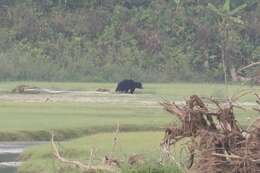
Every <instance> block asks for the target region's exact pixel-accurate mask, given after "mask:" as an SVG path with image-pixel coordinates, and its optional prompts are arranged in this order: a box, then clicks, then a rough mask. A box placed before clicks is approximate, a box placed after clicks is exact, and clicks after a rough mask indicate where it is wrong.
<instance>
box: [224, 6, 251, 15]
mask: <svg viewBox="0 0 260 173" xmlns="http://www.w3.org/2000/svg"><path fill="white" fill-rule="evenodd" d="M246 7H247V4H243V5H240V6H239V7H237V8H235V9H233V10H232V11H230V12H229V13H228V15H230V16H233V15H235V14H237V13H238V12H239V11H241V10H243V9H244V8H246Z"/></svg>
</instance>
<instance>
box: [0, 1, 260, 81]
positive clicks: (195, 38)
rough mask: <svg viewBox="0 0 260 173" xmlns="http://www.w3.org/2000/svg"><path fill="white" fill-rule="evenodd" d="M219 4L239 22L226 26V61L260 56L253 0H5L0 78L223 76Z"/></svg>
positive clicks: (258, 14) (259, 12)
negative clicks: (240, 23) (239, 23)
mask: <svg viewBox="0 0 260 173" xmlns="http://www.w3.org/2000/svg"><path fill="white" fill-rule="evenodd" d="M208 4H209V6H210V7H211V10H210V8H208ZM242 7H243V10H241V9H242ZM221 8H222V9H223V10H222V11H223V13H224V14H228V15H229V16H231V17H230V19H231V20H233V21H234V20H235V21H240V22H243V23H244V24H243V25H235V24H232V23H231V22H230V25H231V26H229V27H228V29H229V30H228V33H229V38H232V39H229V41H228V43H227V44H228V46H227V48H226V56H229V57H230V58H229V59H228V61H229V62H228V64H232V65H234V68H236V69H238V68H239V67H241V66H245V65H247V64H249V63H250V62H252V61H253V62H254V61H259V60H260V57H259V55H258V52H259V47H260V30H259V26H260V22H259V21H260V7H259V3H258V2H257V1H254V0H249V1H248V0H247V1H246V0H230V1H226V3H224V4H223V2H222V1H220V0H218V1H213V0H203V1H196V2H195V1H191V0H186V1H177V0H176V1H169V0H152V1H148V0H123V1H119V0H111V1H102V0H92V1H84V0H73V1H72V0H26V1H18V0H10V1H6V0H4V1H1V2H0V13H1V14H0V60H1V64H0V67H1V68H0V80H49V81H53V80H55V81H69V80H70V81H118V80H120V79H122V78H133V79H137V80H142V81H153V82H161V81H164V82H165V81H176V80H189V81H191V80H193V81H216V80H217V81H222V80H223V76H224V75H223V70H222V68H223V67H222V65H221V63H222V60H221V56H222V55H221V47H220V45H221V44H222V43H223V39H222V38H223V35H222V33H221V32H219V28H220V27H219V22H216V21H219V16H220V15H223V14H222V12H220V10H219V9H221ZM214 9H215V10H214ZM231 9H232V10H231ZM233 9H235V10H233ZM240 10H241V11H240ZM238 11H239V17H238V16H237V13H238ZM220 13H221V14H220ZM233 14H236V17H232V16H233ZM228 77H230V76H228Z"/></svg>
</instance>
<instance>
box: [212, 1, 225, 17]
mask: <svg viewBox="0 0 260 173" xmlns="http://www.w3.org/2000/svg"><path fill="white" fill-rule="evenodd" d="M208 8H209V9H210V10H211V11H213V12H215V13H217V14H218V15H220V16H225V14H224V13H222V11H221V10H219V9H217V7H215V6H214V5H213V4H211V3H208Z"/></svg>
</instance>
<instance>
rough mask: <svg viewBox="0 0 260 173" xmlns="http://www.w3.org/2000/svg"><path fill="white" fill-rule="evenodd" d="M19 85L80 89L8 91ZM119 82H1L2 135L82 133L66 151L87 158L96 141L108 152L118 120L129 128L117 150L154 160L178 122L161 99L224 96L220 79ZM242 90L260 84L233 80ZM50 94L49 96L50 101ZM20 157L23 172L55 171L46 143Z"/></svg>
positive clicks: (241, 114)
mask: <svg viewBox="0 0 260 173" xmlns="http://www.w3.org/2000/svg"><path fill="white" fill-rule="evenodd" d="M20 84H27V85H32V86H37V87H41V88H60V89H70V90H78V91H81V92H79V93H76V94H75V93H74V94H71V93H70V94H54V95H51V94H38V95H30V94H13V93H10V91H11V90H12V89H13V88H15V86H17V85H20ZM115 86H116V84H113V83H46V82H6V83H4V82H2V83H0V119H1V121H0V140H2V141H7V140H8V141H10V140H49V139H50V132H53V131H54V132H55V134H56V135H57V136H56V137H57V138H56V140H64V139H71V138H78V139H73V140H71V141H70V142H69V143H65V144H63V145H62V146H63V147H64V151H65V156H68V157H69V158H78V159H82V160H86V159H87V157H88V153H89V150H90V148H92V147H93V146H96V147H97V148H98V157H101V155H104V154H105V153H107V152H109V151H110V149H111V145H112V144H111V143H112V136H111V133H110V132H112V131H114V129H115V126H116V124H117V122H119V123H120V129H121V131H122V132H126V131H128V132H131V133H122V134H121V137H120V140H121V141H120V146H119V148H118V153H117V154H118V155H119V156H120V157H123V156H126V155H130V154H131V153H143V154H145V155H146V156H147V158H150V159H153V160H156V159H158V156H159V143H160V140H161V138H162V135H163V133H162V131H163V129H164V128H165V127H166V126H167V125H168V124H169V123H172V122H174V123H178V122H177V120H176V118H174V116H172V115H170V114H168V113H167V112H165V111H164V110H163V109H162V107H161V106H160V105H159V102H160V101H162V99H163V98H165V99H168V100H175V101H183V100H184V99H185V97H188V96H190V95H192V94H198V95H200V96H214V97H220V98H223V97H224V96H225V86H224V85H222V84H188V83H176V84H175V83H171V84H144V88H145V89H144V90H138V91H137V92H136V94H134V95H127V94H116V93H114V92H113V90H114V88H115ZM97 88H108V89H111V91H112V92H111V93H96V92H95V90H96V89H97ZM242 90H252V91H254V92H257V93H259V92H260V87H259V86H258V87H250V86H240V85H230V86H229V89H228V93H229V95H233V94H238V93H239V92H240V91H242ZM47 98H48V99H49V101H47V102H46V99H47ZM254 101H255V97H254V96H253V95H247V96H245V97H243V98H242V99H241V102H248V103H254ZM236 115H237V117H238V120H239V121H240V123H241V124H242V125H244V126H246V125H247V124H248V123H250V122H252V121H253V120H254V119H256V118H257V117H258V116H259V114H257V113H256V112H254V111H243V110H239V109H237V110H236ZM134 131H139V132H134ZM140 131H142V132H140ZM96 133H101V134H96ZM93 134H96V135H93ZM86 135H90V136H86ZM83 136H85V137H83ZM148 155H149V156H148ZM22 158H23V160H24V161H25V162H24V164H23V165H22V167H20V168H19V172H21V173H36V172H37V173H38V172H41V173H52V172H55V169H54V166H53V164H54V163H53V160H52V159H51V158H52V156H51V152H50V148H49V147H48V146H40V147H33V148H32V149H29V150H28V151H26V152H25V153H24V154H23V155H22ZM162 169H164V168H162ZM173 169H176V168H171V169H169V171H168V172H171V171H172V170H173ZM126 172H129V170H128V171H126ZM141 172H145V171H141ZM155 172H156V171H155ZM157 172H158V171H157ZM162 172H167V170H162ZM176 172H177V171H176Z"/></svg>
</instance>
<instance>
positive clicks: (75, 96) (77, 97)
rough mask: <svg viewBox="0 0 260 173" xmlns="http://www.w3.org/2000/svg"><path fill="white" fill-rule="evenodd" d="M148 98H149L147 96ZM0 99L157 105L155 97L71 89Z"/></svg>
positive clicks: (8, 95) (2, 98) (29, 101)
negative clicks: (56, 92)
mask: <svg viewBox="0 0 260 173" xmlns="http://www.w3.org/2000/svg"><path fill="white" fill-rule="evenodd" d="M149 99H150V98H149ZM0 101H13V102H28V103H34V102H35V103H44V102H82V103H115V104H118V103H123V104H124V103H138V104H140V103H141V104H142V105H148V106H158V102H157V101H156V99H155V98H152V99H151V100H149V101H148V100H147V98H143V97H142V98H140V97H139V96H138V95H135V94H133V95H132V94H115V93H110V92H96V91H84V92H83V91H72V92H69V93H60V94H7V93H5V94H0Z"/></svg>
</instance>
